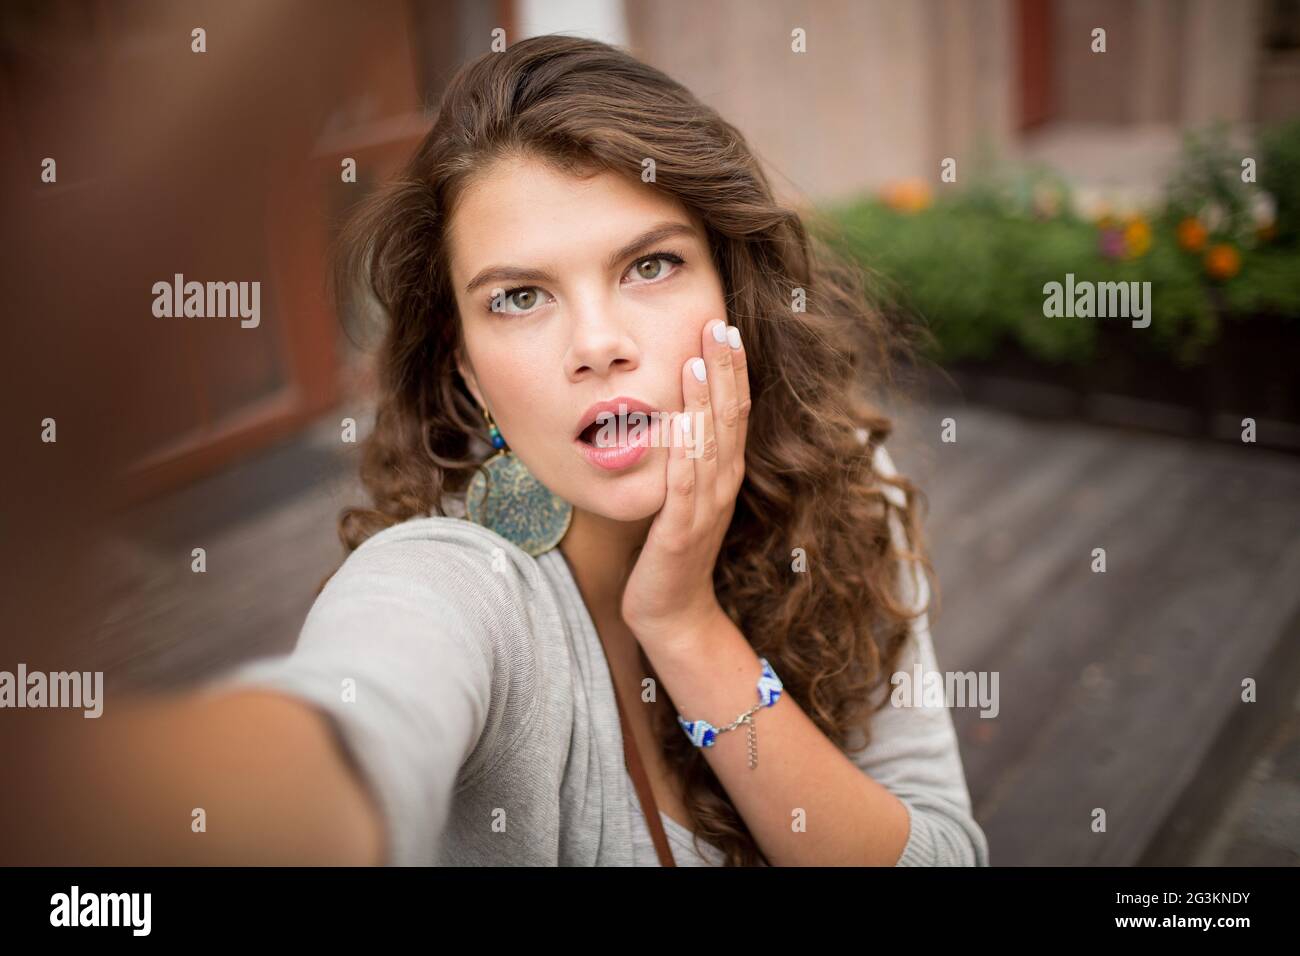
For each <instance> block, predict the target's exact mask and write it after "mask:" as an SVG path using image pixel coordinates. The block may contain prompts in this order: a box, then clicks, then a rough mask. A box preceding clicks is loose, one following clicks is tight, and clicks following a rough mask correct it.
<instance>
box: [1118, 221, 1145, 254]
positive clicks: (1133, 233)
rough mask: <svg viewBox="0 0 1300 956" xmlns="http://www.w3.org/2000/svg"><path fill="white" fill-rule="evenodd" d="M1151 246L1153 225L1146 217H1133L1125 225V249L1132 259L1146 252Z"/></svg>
mask: <svg viewBox="0 0 1300 956" xmlns="http://www.w3.org/2000/svg"><path fill="white" fill-rule="evenodd" d="M1150 248H1151V227H1150V226H1149V225H1147V223H1146V220H1144V219H1133V220H1131V221H1130V222H1129V223H1128V225H1126V226H1125V227H1124V250H1125V254H1126V255H1127V256H1128V258H1130V259H1136V258H1138V256H1142V255H1145V254H1146V251H1147V250H1148V249H1150Z"/></svg>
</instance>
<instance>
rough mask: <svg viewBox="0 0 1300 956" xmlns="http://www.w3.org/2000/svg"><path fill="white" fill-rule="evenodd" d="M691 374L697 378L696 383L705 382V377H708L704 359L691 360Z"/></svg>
mask: <svg viewBox="0 0 1300 956" xmlns="http://www.w3.org/2000/svg"><path fill="white" fill-rule="evenodd" d="M691 373H692V374H693V375H694V376H695V380H696V381H698V382H703V381H704V379H705V377H706V376H707V375H708V373H707V372H706V371H705V369H704V359H702V358H697V359H691Z"/></svg>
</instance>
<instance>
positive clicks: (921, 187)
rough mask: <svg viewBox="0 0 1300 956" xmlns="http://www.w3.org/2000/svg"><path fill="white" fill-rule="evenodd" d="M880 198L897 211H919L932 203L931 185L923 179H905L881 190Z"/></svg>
mask: <svg viewBox="0 0 1300 956" xmlns="http://www.w3.org/2000/svg"><path fill="white" fill-rule="evenodd" d="M880 198H881V199H882V200H884V203H885V205H886V206H888V207H889V208H890V209H893V210H894V211H895V212H919V211H920V210H922V209H925V208H926V207H927V206H929V205H930V202H931V199H932V197H931V193H930V186H929V184H928V183H926V182H925V180H923V179H903V180H900V181H898V182H894V183H890V184H889V185H887V186H885V188H884V189H882V190H881V191H880Z"/></svg>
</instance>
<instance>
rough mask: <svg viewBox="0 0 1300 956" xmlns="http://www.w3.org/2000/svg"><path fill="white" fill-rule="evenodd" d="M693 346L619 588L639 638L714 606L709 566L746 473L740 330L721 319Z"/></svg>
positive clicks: (669, 632)
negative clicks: (660, 489)
mask: <svg viewBox="0 0 1300 956" xmlns="http://www.w3.org/2000/svg"><path fill="white" fill-rule="evenodd" d="M715 328H721V329H722V330H723V333H722V336H721V338H722V340H721V341H719V340H718V337H717V336H716V335H715ZM700 352H701V354H700V356H699V357H694V358H691V359H689V360H688V361H687V362H686V364H685V365H684V366H683V367H682V406H683V408H684V412H683V413H682V414H680V415H676V416H674V417H673V419H672V429H671V430H672V433H673V440H672V443H671V447H669V449H668V456H667V458H668V461H667V492H666V496H665V499H664V506H663V508H661V509H660V511H659V513H658V514H657V515H656V516H655V519H654V522H653V523H652V524H651V526H650V532H649V534H648V535H647V537H646V543H645V546H644V548H642V551H641V554H640V556H639V557H638V558H637V562H636V566H635V567H634V568H633V569H632V574H631V576H630V577H629V578H628V582H627V586H626V588H625V590H624V592H623V607H622V612H623V620H624V622H625V623H626V624H627V626H628V627H629V628H630V629H631V630H632V633H633V634H635V635H636V637H637V639H638V640H640V641H641V642H642V643H645V642H647V641H656V640H671V639H672V637H673V636H674V635H675V634H680V633H686V632H689V631H690V630H691V629H693V628H696V627H699V626H701V625H703V624H704V623H705V622H707V620H708V619H709V617H710V616H711V615H714V614H718V613H721V608H720V607H719V605H718V601H717V597H716V595H715V594H714V591H713V568H714V564H715V563H716V561H717V558H718V550H719V549H720V548H721V546H722V539H723V537H724V536H725V535H726V532H727V528H728V526H729V525H730V524H731V516H732V514H733V513H734V512H735V507H736V495H737V494H738V493H739V491H740V486H741V483H742V482H743V481H744V478H745V435H746V430H747V426H748V423H749V408H750V399H749V371H748V366H747V364H746V358H745V349H744V346H743V344H742V343H741V341H740V332H739V330H737V329H735V328H734V327H730V328H729V327H727V326H726V323H725V322H722V321H721V320H713V321H711V322H708V323H706V324H705V326H704V328H703V329H702V330H701V338H700ZM683 420H685V421H686V422H687V423H688V424H689V428H688V429H686V430H683V428H682V422H683Z"/></svg>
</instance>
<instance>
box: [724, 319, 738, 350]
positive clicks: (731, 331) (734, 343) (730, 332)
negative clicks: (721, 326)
mask: <svg viewBox="0 0 1300 956" xmlns="http://www.w3.org/2000/svg"><path fill="white" fill-rule="evenodd" d="M727 342H728V344H730V345H731V347H732V348H733V349H738V348H740V329H738V328H736V327H735V326H734V325H729V326H727Z"/></svg>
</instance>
